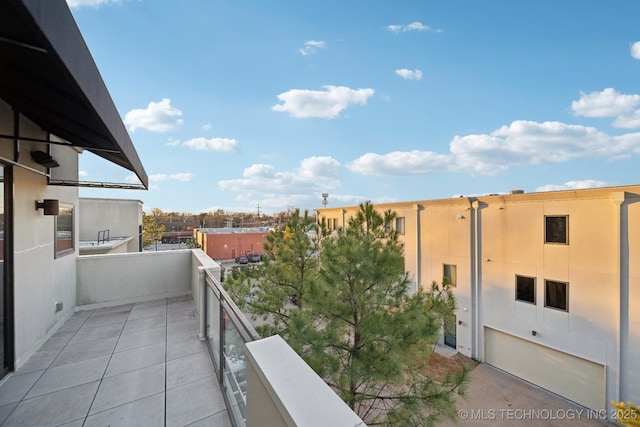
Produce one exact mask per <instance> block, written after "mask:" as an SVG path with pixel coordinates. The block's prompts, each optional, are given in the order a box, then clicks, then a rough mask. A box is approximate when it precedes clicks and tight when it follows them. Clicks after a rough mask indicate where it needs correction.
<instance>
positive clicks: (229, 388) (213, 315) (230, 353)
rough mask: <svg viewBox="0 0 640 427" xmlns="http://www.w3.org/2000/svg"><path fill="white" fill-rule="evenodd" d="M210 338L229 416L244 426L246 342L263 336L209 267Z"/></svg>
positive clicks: (212, 355) (207, 308) (207, 324)
mask: <svg viewBox="0 0 640 427" xmlns="http://www.w3.org/2000/svg"><path fill="white" fill-rule="evenodd" d="M205 282H206V285H207V286H206V305H205V314H204V318H205V319H206V326H205V327H206V331H207V334H206V339H207V344H208V347H209V353H210V354H211V359H212V361H213V365H214V367H215V370H216V374H217V375H218V380H219V382H220V389H221V390H222V395H223V396H224V399H225V403H226V404H227V409H228V410H229V416H230V417H231V418H232V419H233V421H234V424H236V425H238V426H244V425H245V423H246V412H247V411H246V408H247V358H246V355H245V353H244V345H245V344H246V343H249V342H252V341H255V340H258V339H260V336H259V335H258V334H257V333H256V331H255V329H253V326H251V324H250V323H249V321H248V320H247V319H246V317H245V316H244V315H243V314H242V312H241V311H240V309H239V308H238V307H237V306H236V304H235V303H234V302H233V301H232V300H231V298H230V297H229V295H227V293H226V292H225V291H224V289H223V288H222V286H221V285H220V279H219V277H217V275H215V274H214V273H213V272H211V271H209V270H205Z"/></svg>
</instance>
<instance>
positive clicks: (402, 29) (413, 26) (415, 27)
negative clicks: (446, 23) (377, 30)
mask: <svg viewBox="0 0 640 427" xmlns="http://www.w3.org/2000/svg"><path fill="white" fill-rule="evenodd" d="M387 30H389V31H391V32H393V33H406V32H407V31H432V32H435V33H441V32H442V30H441V29H438V28H431V27H430V26H428V25H424V24H423V23H422V22H420V21H414V22H412V23H410V24H405V25H388V26H387Z"/></svg>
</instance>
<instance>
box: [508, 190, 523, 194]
mask: <svg viewBox="0 0 640 427" xmlns="http://www.w3.org/2000/svg"><path fill="white" fill-rule="evenodd" d="M510 193H511V194H524V190H511V192H510Z"/></svg>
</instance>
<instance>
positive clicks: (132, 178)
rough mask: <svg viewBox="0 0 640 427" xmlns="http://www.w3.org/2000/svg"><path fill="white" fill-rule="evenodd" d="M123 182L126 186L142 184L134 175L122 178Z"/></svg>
mask: <svg viewBox="0 0 640 427" xmlns="http://www.w3.org/2000/svg"><path fill="white" fill-rule="evenodd" d="M124 182H126V183H128V184H140V185H141V184H142V183H141V182H140V178H138V177H137V176H136V175H135V174H131V175H127V176H125V177H124Z"/></svg>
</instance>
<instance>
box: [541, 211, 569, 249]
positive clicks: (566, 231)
mask: <svg viewBox="0 0 640 427" xmlns="http://www.w3.org/2000/svg"><path fill="white" fill-rule="evenodd" d="M552 218H564V220H565V221H564V240H563V241H555V240H550V238H552V237H554V236H550V233H549V228H550V226H549V220H550V219H552ZM544 243H545V244H550V245H568V244H569V215H545V216H544Z"/></svg>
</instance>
